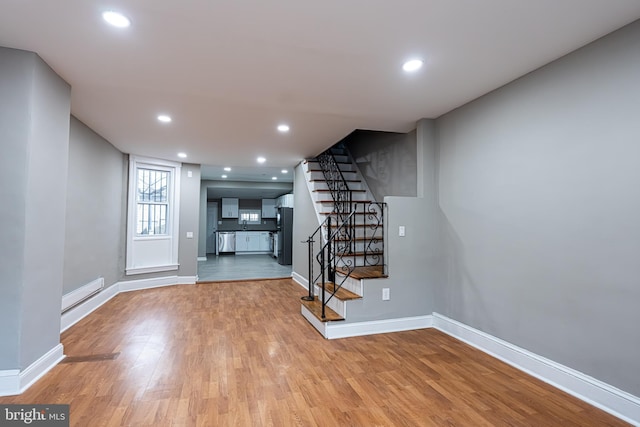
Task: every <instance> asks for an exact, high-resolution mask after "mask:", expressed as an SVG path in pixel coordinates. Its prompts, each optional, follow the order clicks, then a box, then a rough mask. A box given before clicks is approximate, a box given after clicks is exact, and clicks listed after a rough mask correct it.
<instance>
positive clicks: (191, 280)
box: [176, 276, 198, 285]
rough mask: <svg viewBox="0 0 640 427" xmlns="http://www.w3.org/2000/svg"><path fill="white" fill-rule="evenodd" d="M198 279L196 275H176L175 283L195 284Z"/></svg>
mask: <svg viewBox="0 0 640 427" xmlns="http://www.w3.org/2000/svg"><path fill="white" fill-rule="evenodd" d="M197 281H198V276H178V281H177V282H176V285H195V284H196V282H197Z"/></svg>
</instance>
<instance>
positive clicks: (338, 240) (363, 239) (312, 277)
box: [302, 147, 386, 319]
mask: <svg viewBox="0 0 640 427" xmlns="http://www.w3.org/2000/svg"><path fill="white" fill-rule="evenodd" d="M341 148H343V149H344V147H341ZM345 150H346V149H345ZM317 160H318V163H319V164H320V168H321V170H322V173H323V176H324V178H325V181H326V183H327V186H328V188H329V192H330V194H331V198H332V199H333V203H334V207H333V210H332V213H331V214H330V215H329V216H328V217H327V218H326V219H325V220H324V221H323V222H322V224H320V226H319V227H318V228H317V229H316V230H315V231H314V232H313V234H311V236H309V239H308V240H307V241H306V243H307V244H308V248H309V276H308V277H309V294H308V295H307V296H305V297H303V298H302V299H304V300H308V301H312V300H314V299H315V297H314V287H315V285H316V284H320V286H321V290H320V291H321V302H322V318H323V319H324V318H325V317H326V313H325V311H326V306H327V303H328V302H329V301H330V300H331V299H332V298H333V297H334V296H335V294H336V293H337V292H338V291H339V290H340V289H341V288H342V286H343V285H344V283H345V282H346V280H347V279H348V278H349V277H350V275H351V273H352V272H353V271H354V270H355V269H356V268H357V267H361V266H373V265H380V266H382V269H383V273H384V272H385V271H384V270H385V268H386V267H385V264H384V239H383V234H384V233H383V230H384V229H383V226H384V215H385V210H386V204H385V203H377V202H364V201H354V200H353V191H352V190H351V189H350V188H349V185H348V183H347V180H346V179H345V178H344V174H343V173H342V170H341V169H340V164H339V163H338V162H337V161H336V158H335V156H334V154H333V150H332V149H329V150H327V151H325V152H323V153H322V154H321V155H320V156H318V158H317ZM336 272H338V273H340V276H341V277H342V279H341V280H340V282H339V283H337V282H336ZM327 283H333V288H332V290H331V292H330V295H329V296H328V297H327V295H326V293H327V290H326V288H327Z"/></svg>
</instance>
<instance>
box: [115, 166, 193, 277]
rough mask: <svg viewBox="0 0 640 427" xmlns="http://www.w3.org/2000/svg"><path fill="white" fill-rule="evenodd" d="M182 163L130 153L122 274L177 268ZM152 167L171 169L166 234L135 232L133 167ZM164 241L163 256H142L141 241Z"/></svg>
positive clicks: (160, 242)
mask: <svg viewBox="0 0 640 427" xmlns="http://www.w3.org/2000/svg"><path fill="white" fill-rule="evenodd" d="M181 167H182V164H181V163H178V162H171V161H168V160H160V159H153V158H149V157H141V156H130V158H129V195H128V202H127V256H126V268H125V274H126V275H133V274H144V273H154V272H160V271H171V270H177V269H178V268H179V267H180V264H179V263H178V246H179V236H180V230H179V224H180V217H179V216H180V174H181V172H180V170H181ZM139 168H143V169H156V170H166V171H169V172H170V173H171V175H170V178H169V188H168V189H167V193H168V198H169V209H168V213H167V216H168V218H167V234H162V235H151V236H148V235H138V234H137V233H136V212H137V202H138V201H137V185H138V180H137V170H138V169H139ZM154 243H155V244H157V245H165V246H167V247H168V248H169V249H168V250H169V256H168V257H164V259H153V256H146V257H145V256H144V255H145V254H144V249H143V248H142V245H145V244H147V245H145V246H148V245H153V244H154Z"/></svg>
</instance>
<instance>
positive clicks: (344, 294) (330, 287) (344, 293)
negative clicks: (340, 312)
mask: <svg viewBox="0 0 640 427" xmlns="http://www.w3.org/2000/svg"><path fill="white" fill-rule="evenodd" d="M336 287H337V285H336V284H335V283H333V282H327V283H325V284H324V288H325V290H326V292H328V293H332V292H333V291H334V289H335V288H336ZM334 297H335V298H338V299H339V300H341V301H349V300H353V299H361V298H362V297H361V296H360V295H358V294H355V293H353V292H351V291H349V290H347V289H345V288H339V289H338V291H337V292H336V294H335V296H334Z"/></svg>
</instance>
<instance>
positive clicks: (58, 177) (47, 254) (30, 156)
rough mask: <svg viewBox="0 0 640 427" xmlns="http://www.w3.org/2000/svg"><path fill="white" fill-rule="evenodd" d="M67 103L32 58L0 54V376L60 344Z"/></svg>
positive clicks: (64, 92)
mask: <svg viewBox="0 0 640 427" xmlns="http://www.w3.org/2000/svg"><path fill="white" fill-rule="evenodd" d="M70 100H71V91H70V87H69V85H68V84H67V83H66V82H64V81H63V80H62V79H61V78H60V77H59V76H58V75H56V74H55V73H54V72H53V70H51V68H49V67H48V66H47V64H45V63H44V61H42V60H41V59H40V58H39V57H38V56H37V55H36V54H34V53H31V52H24V51H18V50H13V49H5V48H0V110H1V111H2V115H1V117H2V119H0V120H2V122H1V123H2V126H1V127H0V140H2V141H3V143H2V146H3V156H2V158H3V160H2V163H1V166H2V167H1V168H0V169H1V172H0V173H2V179H1V181H2V182H3V183H4V184H3V185H2V187H0V188H2V192H3V194H2V196H3V205H5V206H7V208H10V209H7V208H4V209H2V210H0V213H1V215H2V217H1V218H0V224H1V225H0V228H1V229H2V230H3V231H2V237H3V240H2V247H1V248H0V252H1V253H0V255H1V256H0V258H1V259H2V260H3V261H2V262H3V264H2V269H1V270H0V274H2V276H1V277H0V281H1V282H2V298H1V300H2V303H1V304H2V310H1V312H0V324H2V332H1V333H0V334H1V336H0V338H2V339H5V338H6V339H7V340H6V341H3V345H2V346H1V347H2V350H0V370H1V369H24V368H26V367H28V366H29V365H30V364H31V363H33V362H34V361H36V360H37V359H38V358H40V357H41V356H43V355H44V354H45V353H47V352H48V351H49V350H51V349H52V348H54V347H55V346H56V345H58V344H59V342H60V300H61V297H62V280H63V268H62V266H63V256H64V255H63V254H64V236H65V226H64V224H65V207H66V184H67V161H68V144H69V116H70V102H71V101H70ZM9 183H10V184H11V187H13V188H8V184H9ZM4 196H6V198H4ZM8 227H9V228H15V230H5V229H6V228H8ZM5 237H6V238H7V240H4V238H5ZM5 309H6V310H5Z"/></svg>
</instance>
